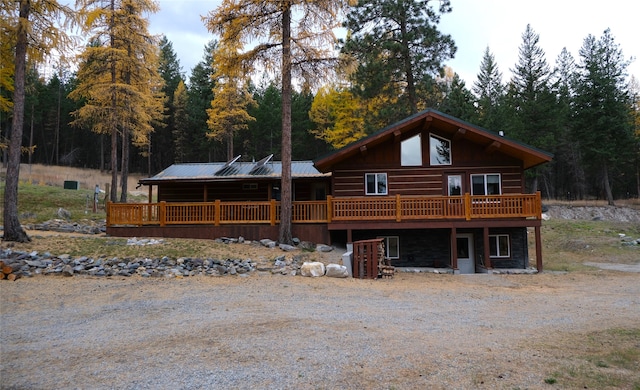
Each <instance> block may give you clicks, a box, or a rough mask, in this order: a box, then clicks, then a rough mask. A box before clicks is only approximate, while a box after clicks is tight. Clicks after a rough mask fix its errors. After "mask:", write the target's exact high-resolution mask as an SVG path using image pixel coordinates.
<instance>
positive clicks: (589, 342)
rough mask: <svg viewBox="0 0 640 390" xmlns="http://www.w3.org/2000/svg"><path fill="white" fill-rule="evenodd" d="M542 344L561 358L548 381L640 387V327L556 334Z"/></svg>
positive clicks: (563, 385)
mask: <svg viewBox="0 0 640 390" xmlns="http://www.w3.org/2000/svg"><path fill="white" fill-rule="evenodd" d="M541 347H542V349H543V350H545V351H547V353H548V354H550V355H551V356H550V357H551V358H552V359H554V360H557V361H558V362H560V363H558V364H555V365H554V366H555V367H554V370H553V372H550V373H549V374H548V377H547V379H545V383H547V384H555V385H556V386H557V387H560V388H566V389H578V388H579V389H634V390H640V370H638V367H640V328H628V329H620V328H616V329H607V330H602V331H597V332H590V333H587V334H568V335H567V334H561V335H554V336H552V337H550V338H549V340H547V342H546V344H545V345H543V346H541Z"/></svg>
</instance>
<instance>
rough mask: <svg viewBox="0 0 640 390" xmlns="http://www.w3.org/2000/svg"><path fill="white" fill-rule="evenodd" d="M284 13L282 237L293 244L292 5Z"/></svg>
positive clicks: (281, 239)
mask: <svg viewBox="0 0 640 390" xmlns="http://www.w3.org/2000/svg"><path fill="white" fill-rule="evenodd" d="M285 7H286V8H285V9H284V11H283V13H282V177H281V183H280V191H281V192H280V238H279V241H280V243H282V244H291V243H292V242H293V237H292V235H291V206H292V203H291V6H290V4H289V3H288V2H287V4H286V5H285Z"/></svg>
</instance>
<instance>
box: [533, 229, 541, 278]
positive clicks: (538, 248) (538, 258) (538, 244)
mask: <svg viewBox="0 0 640 390" xmlns="http://www.w3.org/2000/svg"><path fill="white" fill-rule="evenodd" d="M534 229H535V232H536V268H537V269H538V272H542V269H543V267H542V237H541V234H540V230H541V227H540V226H536V227H535V228H534Z"/></svg>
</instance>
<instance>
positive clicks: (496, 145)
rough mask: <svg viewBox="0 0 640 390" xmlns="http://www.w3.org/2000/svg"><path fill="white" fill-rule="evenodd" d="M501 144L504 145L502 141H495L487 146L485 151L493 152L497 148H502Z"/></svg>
mask: <svg viewBox="0 0 640 390" xmlns="http://www.w3.org/2000/svg"><path fill="white" fill-rule="evenodd" d="M501 146H502V143H500V142H498V141H493V142H492V143H490V144H489V145H488V146H487V147H486V148H484V151H485V153H493V152H495V151H496V150H498V149H500V147H501Z"/></svg>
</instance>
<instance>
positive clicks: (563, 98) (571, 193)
mask: <svg viewBox="0 0 640 390" xmlns="http://www.w3.org/2000/svg"><path fill="white" fill-rule="evenodd" d="M576 71H577V68H576V63H575V60H574V58H573V56H572V55H571V53H569V52H568V51H567V49H566V48H563V49H562V51H561V52H560V55H559V56H558V58H557V59H556V65H555V69H554V72H553V80H554V81H553V84H552V85H553V92H554V94H555V95H556V97H557V103H556V104H557V106H556V109H555V112H556V114H557V118H558V124H557V136H556V148H555V150H556V154H555V157H554V160H553V161H552V164H553V168H554V169H555V179H556V180H555V185H554V187H555V188H556V191H555V193H556V197H563V198H566V199H583V198H584V196H585V194H586V193H587V182H586V176H585V170H584V165H583V164H582V157H581V154H580V148H579V147H578V143H577V142H574V139H573V138H572V136H573V122H572V121H573V119H572V110H573V99H574V97H575V92H574V87H575V85H576Z"/></svg>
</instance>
